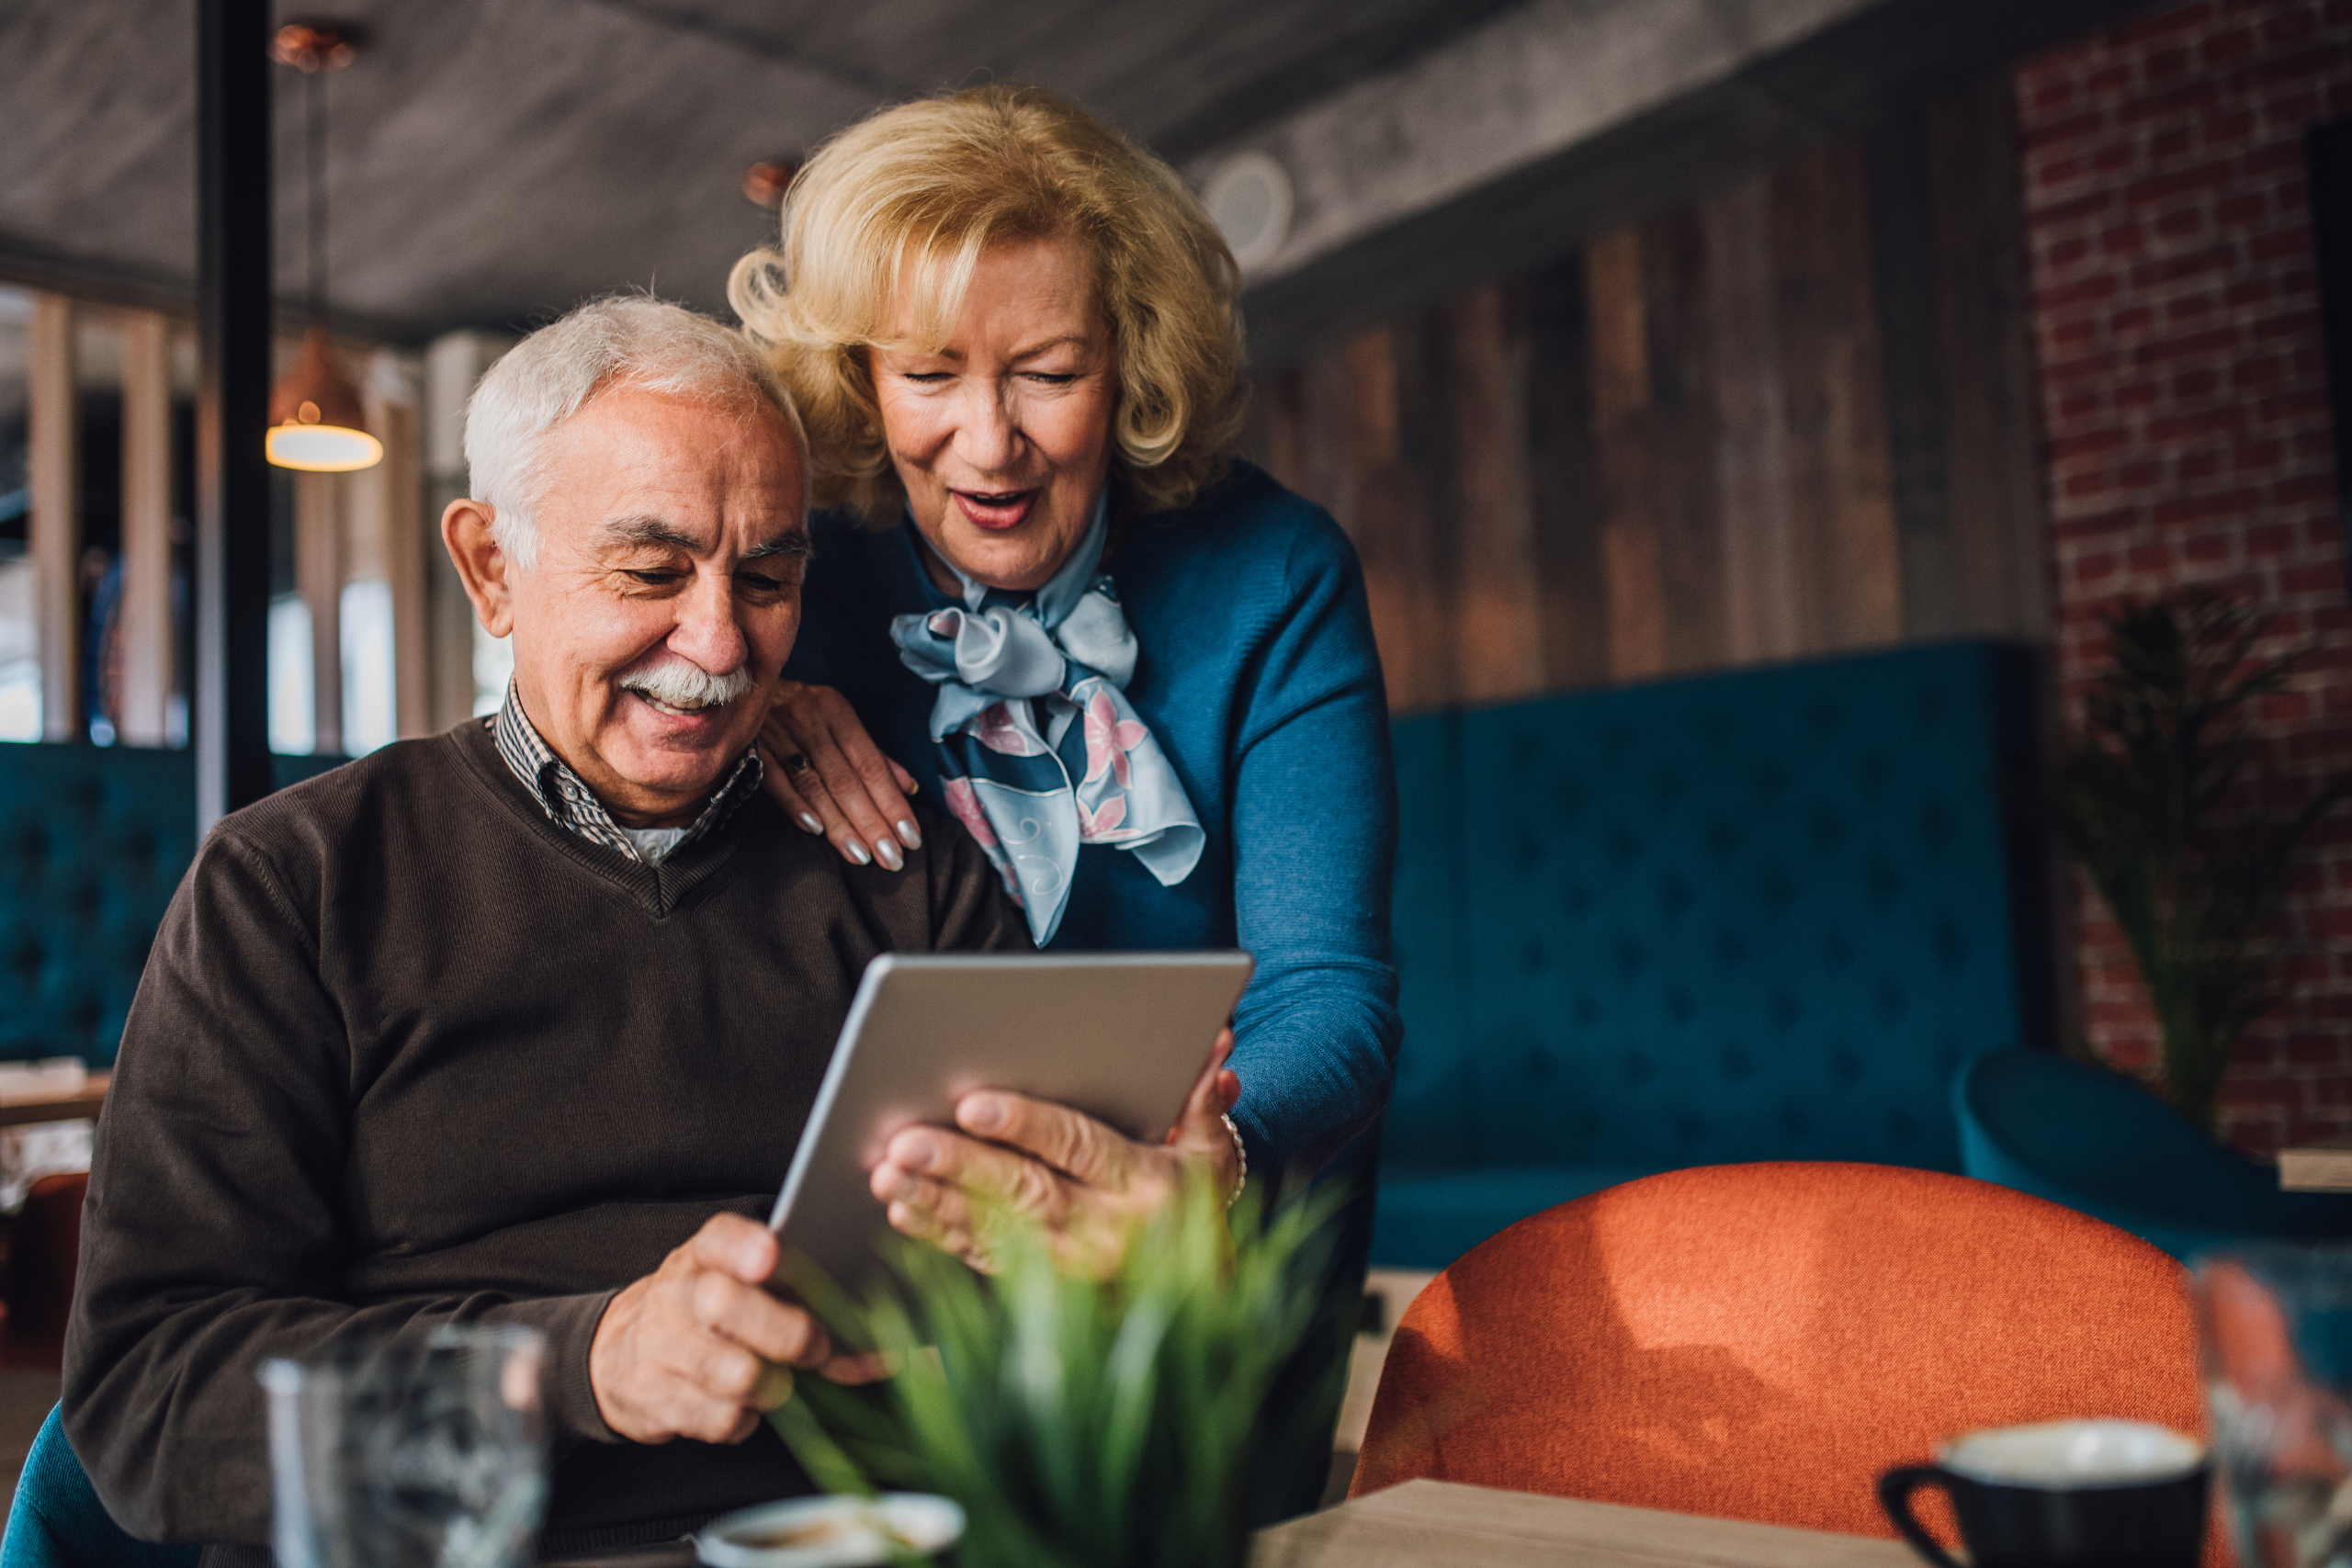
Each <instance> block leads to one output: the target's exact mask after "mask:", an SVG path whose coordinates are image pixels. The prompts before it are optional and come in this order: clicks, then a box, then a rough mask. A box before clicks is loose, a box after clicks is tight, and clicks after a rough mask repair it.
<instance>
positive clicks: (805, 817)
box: [793, 811, 825, 838]
mask: <svg viewBox="0 0 2352 1568" xmlns="http://www.w3.org/2000/svg"><path fill="white" fill-rule="evenodd" d="M793 820H794V821H795V822H797V823H799V824H800V830H801V831H802V832H804V833H814V834H816V835H818V836H819V837H820V838H822V837H823V836H824V832H825V825H824V824H823V823H822V822H820V821H818V820H817V818H815V817H814V816H812V815H810V814H809V813H808V812H806V811H804V812H802V813H801V814H800V815H799V816H797V817H796V818H793Z"/></svg>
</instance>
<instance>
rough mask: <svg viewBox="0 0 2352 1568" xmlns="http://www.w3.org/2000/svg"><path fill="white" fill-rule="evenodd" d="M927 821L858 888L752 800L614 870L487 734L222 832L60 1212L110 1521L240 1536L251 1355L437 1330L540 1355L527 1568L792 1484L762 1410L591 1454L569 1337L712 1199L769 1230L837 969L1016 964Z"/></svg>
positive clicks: (263, 1488) (607, 1442)
mask: <svg viewBox="0 0 2352 1568" xmlns="http://www.w3.org/2000/svg"><path fill="white" fill-rule="evenodd" d="M922 828H923V832H924V835H925V839H924V844H925V847H924V849H923V850H922V851H921V852H916V853H915V854H912V855H910V857H909V863H908V866H907V869H906V870H905V871H903V872H899V873H896V874H893V873H890V872H887V871H884V870H881V869H880V868H879V867H868V868H865V869H858V868H854V867H851V866H848V865H846V864H844V863H842V860H841V858H840V856H839V855H837V854H836V853H834V852H833V851H832V849H831V846H830V845H829V844H828V843H827V842H826V841H825V840H821V839H817V838H812V837H810V836H809V835H807V834H804V833H802V832H800V831H798V830H797V829H795V828H793V827H792V826H791V825H790V824H789V823H788V822H787V821H786V819H785V817H784V815H783V813H782V812H780V811H779V810H778V809H777V808H776V807H775V805H774V804H773V803H772V802H771V801H770V800H768V799H767V798H766V797H765V796H764V795H763V796H761V797H760V798H758V799H756V800H753V801H752V802H750V803H749V804H747V805H746V806H745V807H743V808H742V809H741V810H740V811H738V812H737V813H736V814H735V816H734V817H733V818H732V819H731V820H729V822H728V823H726V824H725V825H724V826H723V827H722V828H721V829H718V830H717V831H714V832H713V833H711V834H709V835H708V836H707V837H705V838H702V839H700V840H696V841H695V842H694V843H692V844H689V845H686V846H684V847H683V848H681V849H680V850H679V851H678V852H676V853H675V854H674V855H673V856H672V857H670V858H669V859H667V860H665V861H664V862H662V863H661V864H660V865H658V866H648V865H643V864H640V863H637V862H635V861H632V860H630V859H628V858H627V857H625V856H623V855H621V854H619V853H618V852H615V851H612V850H608V849H605V848H603V847H601V846H599V845H596V844H593V843H590V842H588V841H587V840H583V839H582V838H580V837H579V836H578V835H576V834H572V833H569V832H566V831H565V830H564V829H562V828H560V827H558V826H557V825H555V824H554V823H552V822H550V821H549V820H548V817H547V814H546V813H545V812H544V811H543V810H541V809H540V807H539V805H538V803H537V801H535V800H533V799H532V798H531V796H530V795H529V793H528V792H527V791H526V790H525V789H524V788H523V786H522V785H521V784H520V783H518V782H517V781H516V780H515V777H514V775H513V773H511V772H510V771H509V770H508V768H507V766H506V763H505V762H504V761H503V759H501V758H500V756H499V755H498V752H497V750H496V749H495V748H494V746H493V745H492V741H491V739H490V737H489V736H488V735H487V734H486V733H485V732H484V728H483V727H482V725H481V723H480V722H479V721H470V722H468V723H466V724H462V725H459V726H458V728H455V729H452V730H450V731H449V732H448V733H447V734H445V735H441V736H439V737H436V738H435V739H431V740H418V741H406V742H402V743H401V744H399V745H395V746H391V747H388V748H386V749H385V750H380V751H378V752H376V753H375V754H374V755H372V756H370V757H368V758H366V759H364V760H362V761H356V762H352V763H350V764H348V765H346V766H344V767H340V768H337V769H335V770H334V771H333V772H331V773H325V774H322V776H320V777H319V778H317V779H315V780H313V781H311V782H310V783H308V784H301V785H300V786H298V787H296V788H294V789H290V790H288V791H286V792H284V793H282V794H279V795H272V796H271V797H269V798H268V799H267V800H265V801H263V802H261V803H260V804H258V805H256V806H253V807H248V808H247V809H245V810H243V811H240V812H238V813H236V814H235V815H233V816H232V817H230V818H226V819H225V820H224V821H222V822H221V824H220V827H219V828H218V829H215V830H214V831H213V833H212V834H211V836H210V837H209V838H208V839H207V840H205V843H204V846H203V848H202V849H201V850H200V851H199V852H198V855H197V858H196V863H195V864H194V865H193V866H191V867H190V868H189V870H188V874H187V877H186V879H185V880H184V881H183V882H182V883H181V884H180V888H179V892H178V893H177V895H176V896H175V897H174V898H173V900H172V906H171V909H170V912H169V913H168V914H166V915H165V917H164V924H163V929H162V931H160V932H159V933H158V934H157V936H156V939H155V945H154V949H153V953H152V954H151V955H150V957H149V959H148V962H147V969H146V973H145V975H144V976H143V977H142V979H141V983H140V987H139V995H138V999H137V1001H136V1003H135V1004H134V1005H133V1007H132V1009H131V1011H130V1021H129V1024H128V1026H127V1027H126V1028H125V1030H124V1032H123V1041H122V1050H121V1055H120V1057H119V1060H118V1062H117V1064H116V1068H115V1077H114V1084H113V1088H112V1089H111V1091H110V1093H109V1094H108V1097H107V1108H106V1114H105V1115H104V1116H103V1117H102V1118H101V1119H100V1122H99V1126H98V1135H97V1150H96V1163H95V1166H94V1168H93V1169H92V1172H91V1180H90V1196H89V1202H88V1206H87V1208H86V1210H85V1213H84V1218H83V1233H82V1266H81V1278H80V1283H79V1287H78V1289H77V1292H76V1294H75V1301H74V1318H73V1325H72V1328H71V1331H70V1332H69V1334H68V1337H67V1341H66V1355H65V1391H64V1418H65V1430H66V1434H67V1436H68V1437H69V1438H71V1439H72V1441H73V1445H74V1452H75V1453H76V1454H78V1455H79V1456H80V1457H81V1460H82V1461H83V1463H84V1465H85V1467H87V1469H88V1471H89V1472H90V1476H91V1479H92V1480H93V1481H94V1482H96V1485H97V1489H98V1494H99V1495H100V1496H101V1497H103V1498H104V1499H105V1501H106V1504H107V1508H108V1510H109V1511H110V1512H112V1513H113V1515H114V1517H115V1518H116V1519H117V1520H118V1521H119V1523H121V1524H122V1525H123V1526H124V1527H125V1528H126V1529H130V1531H131V1532H132V1533H133V1534H135V1535H139V1536H142V1537H145V1538H148V1539H152V1540H182V1541H189V1540H193V1541H204V1542H208V1543H210V1542H224V1543H226V1542H233V1543H250V1544H258V1543H261V1542H265V1541H266V1540H268V1539H269V1498H270V1489H269V1469H268V1458H267V1453H266V1445H265V1442H264V1416H263V1403H262V1393H261V1390H260V1388H259V1386H258V1385H257V1384H256V1383H255V1382H254V1370H255V1368H256V1367H257V1366H258V1365H259V1363H260V1362H261V1361H262V1360H263V1359H266V1358H268V1357H271V1356H294V1357H302V1356H308V1355H311V1354H313V1353H315V1352H317V1351H318V1350H320V1349H321V1348H323V1347H325V1346H326V1345H328V1344H329V1343H331V1342H333V1341H335V1340H338V1339H341V1338H344V1337H351V1336H358V1335H367V1334H378V1333H383V1332H387V1331H390V1330H393V1329H396V1328H400V1327H403V1326H405V1325H423V1324H428V1323H432V1322H438V1321H456V1320H477V1321H486V1322H521V1323H528V1324H531V1325H536V1326H537V1327H538V1328H539V1329H541V1330H543V1331H544V1332H545V1333H546V1334H547V1336H548V1340H549V1349H550V1361H549V1372H548V1401H549V1419H550V1425H551V1427H552V1428H553V1432H554V1442H555V1452H556V1456H557V1463H556V1469H555V1484H554V1492H553V1495H552V1498H551V1500H550V1504H549V1508H548V1529H547V1535H546V1538H545V1541H544V1548H545V1550H547V1551H550V1552H554V1551H576V1550H581V1549H584V1548H587V1547H591V1546H595V1545H602V1544H614V1545H618V1544H625V1543H628V1542H631V1541H635V1540H656V1539H661V1538H662V1537H664V1536H671V1535H674V1534H676V1533H677V1532H678V1531H679V1530H680V1529H684V1528H687V1527H688V1526H690V1525H691V1524H692V1523H694V1522H696V1521H698V1520H699V1519H701V1518H703V1517H708V1516H709V1515H711V1514H713V1513H715V1512H718V1511H719V1510H722V1509H725V1508H729V1507H736V1506H742V1505H744V1504H748V1503H752V1502H757V1501H760V1500H762V1499H763V1498H768V1497H774V1496H780V1495H786V1494H788V1493H791V1492H794V1491H797V1490H802V1489H805V1487H806V1483H805V1482H804V1481H802V1480H801V1478H800V1477H799V1475H798V1473H797V1471H796V1470H795V1469H794V1468H793V1467H792V1465H791V1463H790V1461H789V1460H788V1458H787V1457H786V1454H785V1452H784V1450H783V1448H782V1446H781V1445H780V1444H779V1443H777V1442H776V1440H775V1436H774V1434H773V1433H772V1432H770V1431H769V1430H768V1428H766V1427H764V1426H763V1427H761V1428H760V1429H759V1431H758V1433H757V1434H756V1435H755V1436H754V1438H752V1440H751V1441H749V1442H746V1443H744V1444H741V1445H740V1446H737V1447H733V1448H718V1447H712V1446H709V1445H705V1444H701V1443H694V1442H684V1441H682V1442H676V1443H672V1444H668V1445H664V1446H660V1447H647V1446H640V1445H638V1444H633V1443H627V1442H623V1441H620V1440H619V1439H617V1438H615V1437H614V1435H613V1434H612V1433H611V1432H610V1431H609V1430H608V1429H606V1427H605V1424H604V1422H603V1420H602V1419H601V1418H600V1417H599V1416H598V1414H597V1410H596V1402H595V1398H594V1394H593V1393H591V1391H590V1389H589V1384H588V1344H589V1340H590V1338H591V1337H593V1336H594V1332H595V1327H596V1323H597V1320H598V1318H599V1317H600V1316H601V1315H602V1314H603V1312H604V1310H605V1303H607V1302H608V1301H610V1300H611V1298H612V1294H613V1292H615V1291H616V1290H617V1289H618V1288H619V1287H621V1286H622V1285H624V1284H627V1283H628V1281H630V1280H634V1279H637V1278H639V1276H641V1275H643V1274H646V1273H649V1272H650V1271H651V1270H652V1269H654V1268H655V1267H656V1266H658V1265H659V1264H660V1263H661V1261H662V1258H663V1256H664V1255H666V1254H667V1253H668V1252H669V1251H670V1250H671V1249H672V1248H673V1247H676V1246H677V1245H678V1244H679V1243H681V1242H683V1241H684V1240H685V1239H686V1238H687V1237H688V1236H689V1235H693V1234H694V1232H695V1228H696V1227H697V1226H699V1225H700V1224H702V1223H703V1222H704V1221H705V1220H707V1219H708V1218H709V1217H710V1216H711V1215H712V1214H714V1213H718V1212H719V1211H721V1210H734V1211H736V1212H738V1213H745V1214H752V1215H755V1216H759V1217H763V1218H764V1216H765V1214H766V1212H767V1208H768V1205H769V1203H770V1202H771V1201H772V1200H773V1198H774V1195H775V1190H776V1187H777V1186H778V1184H779V1183H780V1182H781V1180H782V1179H783V1176H784V1171H785V1167H786V1164H787V1163H788V1161H789V1160H790V1157H791V1154H792V1149H793V1145H794V1142H795V1140H796V1139H797V1136H798V1134H799V1132H800V1127H801V1123H802V1122H804V1121H805V1120H806V1118H807V1116H808V1112H809V1105H810V1103H811V1101H812V1100H813V1099H814V1097H815V1094H816V1089H817V1085H818V1081H819V1079H820V1077H821V1076H822V1074H823V1072H824V1068H825V1064H826V1061H827V1058H828V1057H829V1056H830V1055H831V1049H832V1043H833V1040H834V1038H835V1036H836V1035H837V1034H838V1032H840V1028H841V1024H842V1019H843V1017H844V1016H845V1015H846V1013H847V1011H848V1008H849V1002H850V998H851V996H852V994H853V993H854V990H855V988H856V986H857V982H858V979H859V976H861V974H862V973H863V972H864V970H865V964H866V961H867V960H868V959H870V958H872V957H873V956H874V955H875V954H876V953H884V952H891V951H899V952H910V951H911V952H922V951H930V950H949V949H952V950H961V951H974V950H996V949H1006V948H1023V947H1026V946H1027V937H1026V934H1025V931H1024V928H1023V924H1022V921H1021V918H1020V914H1019V911H1018V910H1016V909H1014V908H1012V906H1011V905H1010V904H1009V903H1008V902H1007V901H1006V900H1005V899H1004V897H1003V896H1002V894H1001V890H1000V884H999V882H998V879H997V875H996V873H995V872H994V871H993V870H991V869H990V868H989V864H988V862H987V861H986V859H985V858H983V856H982V855H981V853H980V851H979V849H978V846H977V845H975V844H974V843H973V842H972V841H971V840H970V839H969V838H968V837H967V835H965V834H964V833H962V832H961V831H959V830H957V829H955V828H954V827H953V826H951V825H949V824H947V823H946V822H944V821H943V820H942V819H940V818H937V817H936V816H934V815H932V814H929V813H927V812H926V813H925V814H924V817H923V822H922ZM237 1555H243V1554H242V1553H240V1554H237Z"/></svg>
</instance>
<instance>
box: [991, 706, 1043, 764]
mask: <svg viewBox="0 0 2352 1568" xmlns="http://www.w3.org/2000/svg"><path fill="white" fill-rule="evenodd" d="M977 734H978V739H979V742H980V744H981V745H983V746H985V747H987V748H988V749H989V750H991V751H1001V752H1003V753H1004V754H1005V755H1007V756H1009V757H1035V756H1037V755H1038V754H1039V753H1041V752H1042V751H1043V750H1044V748H1043V747H1041V746H1039V745H1038V744H1037V743H1036V742H1035V741H1034V740H1032V739H1029V737H1028V736H1026V735H1024V734H1023V733H1022V732H1021V728H1020V727H1019V726H1018V725H1016V724H1014V723H1013V721H1012V709H1011V708H1010V707H1008V706H1007V705H1005V704H1003V703H990V704H989V705H988V706H986V707H984V708H982V709H981V710H980V722H979V724H978V728H977Z"/></svg>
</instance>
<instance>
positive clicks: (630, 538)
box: [605, 517, 703, 550]
mask: <svg viewBox="0 0 2352 1568" xmlns="http://www.w3.org/2000/svg"><path fill="white" fill-rule="evenodd" d="M605 540H606V542H608V543H611V544H616V545H661V546H665V547H668V548H671V549H675V550H698V549H701V548H702V547H703V543H702V541H701V540H700V539H697V538H695V536H693V535H691V534H689V533H687V532H686V531H685V530H684V529H683V528H680V527H679V526H678V525H675V524H673V523H669V522H665V521H664V520H662V518H659V517H615V518H612V519H610V520H609V521H607V522H606V523H605Z"/></svg>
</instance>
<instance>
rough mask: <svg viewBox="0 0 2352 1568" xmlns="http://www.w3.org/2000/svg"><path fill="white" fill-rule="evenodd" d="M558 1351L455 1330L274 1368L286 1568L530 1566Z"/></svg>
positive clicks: (273, 1456) (479, 1328)
mask: <svg viewBox="0 0 2352 1568" xmlns="http://www.w3.org/2000/svg"><path fill="white" fill-rule="evenodd" d="M545 1352H546V1342H545V1340H544V1339H543V1338H542V1337H541V1336H540V1335H539V1333H538V1331H537V1329H533V1328H526V1327H522V1326H519V1325H494V1326H493V1325H443V1326H440V1327H436V1328H433V1329H429V1330H425V1331H423V1332H420V1333H416V1334H403V1335H399V1336H395V1337H390V1338H384V1339H377V1340H373V1341H370V1342H367V1343H364V1344H356V1345H353V1346H350V1347H347V1348H339V1349H337V1350H335V1351H334V1352H332V1353H329V1354H327V1355H324V1356H322V1357H320V1358H319V1359H315V1360H309V1361H290V1360H273V1361H269V1362H267V1363H266V1364H265V1365H264V1366H263V1367H262V1370H261V1374H260V1375H261V1382H262V1387H263V1388H264V1390H266V1393H267V1394H268V1398H269V1463H270V1472H271V1476H272V1480H273V1483H274V1492H275V1509H274V1512H275V1515H276V1535H277V1541H276V1544H277V1562H278V1564H279V1568H526V1565H527V1564H528V1563H529V1562H531V1560H532V1539H533V1537H534V1536H535V1535H536V1534H537V1531H538V1528H539V1517H540V1515H541V1513H542V1512H543V1511H544V1510H545V1508H546V1506H547V1492H548V1444H547V1430H546V1424H545V1420H544V1417H543V1415H542V1412H541V1408H540V1401H539V1372H540V1367H541V1364H542V1362H543V1360H544V1359H545Z"/></svg>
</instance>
